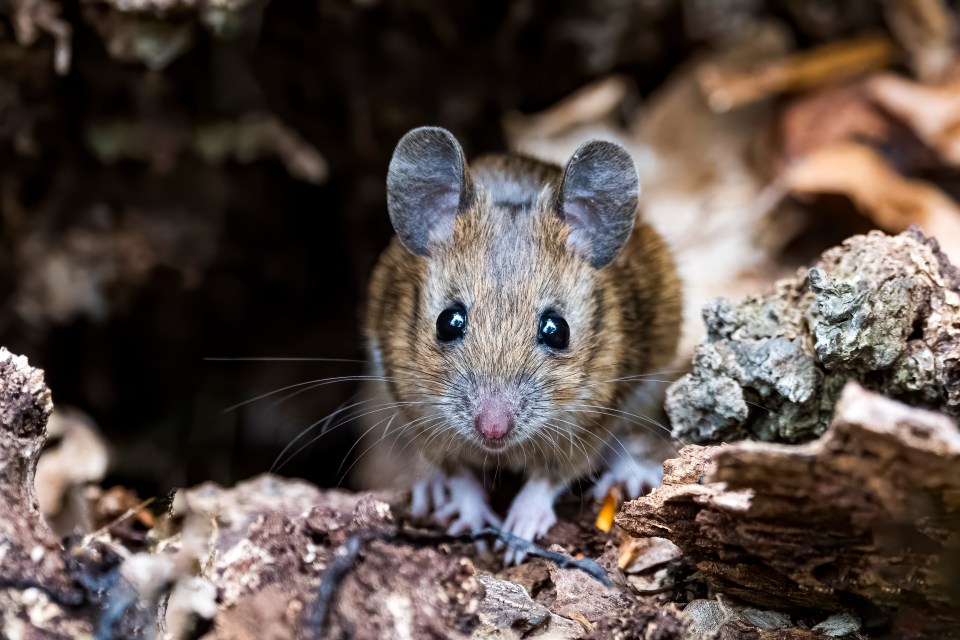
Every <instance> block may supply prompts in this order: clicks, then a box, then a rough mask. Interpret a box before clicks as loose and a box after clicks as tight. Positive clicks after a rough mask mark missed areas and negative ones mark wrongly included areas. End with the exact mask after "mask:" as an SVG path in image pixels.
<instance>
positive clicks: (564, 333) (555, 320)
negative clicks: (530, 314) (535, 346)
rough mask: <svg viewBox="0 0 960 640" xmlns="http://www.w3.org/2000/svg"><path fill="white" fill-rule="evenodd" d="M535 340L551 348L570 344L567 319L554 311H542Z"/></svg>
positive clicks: (560, 347)
mask: <svg viewBox="0 0 960 640" xmlns="http://www.w3.org/2000/svg"><path fill="white" fill-rule="evenodd" d="M537 342H539V343H540V344H545V345H547V346H548V347H550V348H551V349H566V348H567V347H568V346H570V327H569V326H568V325H567V321H566V320H564V319H563V318H562V317H560V315H559V314H557V313H556V312H554V311H547V312H546V313H544V314H543V315H542V316H540V328H539V329H538V330H537Z"/></svg>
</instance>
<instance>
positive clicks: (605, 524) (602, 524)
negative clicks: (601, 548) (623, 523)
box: [596, 488, 620, 533]
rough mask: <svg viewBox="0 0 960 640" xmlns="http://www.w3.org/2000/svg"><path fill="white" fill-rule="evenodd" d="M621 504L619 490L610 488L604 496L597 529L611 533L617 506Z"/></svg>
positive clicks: (598, 515)
mask: <svg viewBox="0 0 960 640" xmlns="http://www.w3.org/2000/svg"><path fill="white" fill-rule="evenodd" d="M619 506H620V496H619V491H617V490H616V488H612V489H610V491H607V495H606V496H604V498H603V507H602V508H601V509H600V513H599V514H597V521H596V525H597V529H600V531H603V532H604V533H610V529H611V528H613V517H614V516H615V515H617V508H619Z"/></svg>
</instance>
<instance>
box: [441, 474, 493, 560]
mask: <svg viewBox="0 0 960 640" xmlns="http://www.w3.org/2000/svg"><path fill="white" fill-rule="evenodd" d="M446 492H447V495H445V496H444V502H443V503H442V504H440V505H439V506H437V505H436V502H437V501H435V508H434V510H433V513H432V515H431V518H432V519H433V521H434V522H435V523H436V524H439V525H447V533H448V534H450V535H460V534H463V533H469V532H472V531H477V530H479V529H483V528H486V527H490V526H493V527H497V528H500V526H501V524H502V523H501V520H500V517H499V516H498V515H497V514H496V513H494V511H493V509H491V508H490V505H488V504H487V493H486V490H485V489H484V488H483V485H481V484H480V483H479V482H478V481H477V479H476V478H474V477H473V475H472V474H469V473H462V474H459V475H456V476H453V477H450V478H448V479H446ZM451 520H452V522H451ZM448 523H449V524H448ZM481 546H482V545H481ZM478 548H480V546H478Z"/></svg>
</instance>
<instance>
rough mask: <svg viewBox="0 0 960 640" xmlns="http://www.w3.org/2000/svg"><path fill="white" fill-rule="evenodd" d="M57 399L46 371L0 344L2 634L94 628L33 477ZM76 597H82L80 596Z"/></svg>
mask: <svg viewBox="0 0 960 640" xmlns="http://www.w3.org/2000/svg"><path fill="white" fill-rule="evenodd" d="M52 411H53V402H52V400H51V398H50V390H49V389H48V388H47V386H46V384H45V383H44V380H43V372H42V371H40V370H39V369H35V368H33V367H31V366H30V365H29V363H28V362H27V359H26V358H25V357H23V356H17V355H14V354H12V353H10V352H9V351H8V350H7V349H6V348H3V347H0V510H2V512H3V514H4V515H3V517H2V518H0V549H2V552H0V555H2V559H3V561H2V562H0V611H3V612H4V614H5V615H3V616H0V637H4V638H16V637H22V638H41V637H51V636H53V637H57V634H66V635H69V637H77V636H81V635H83V634H87V633H90V632H91V630H92V620H91V618H90V614H91V612H90V611H87V610H80V609H72V608H70V607H69V606H61V604H58V603H56V602H54V601H53V600H60V599H64V600H73V598H74V597H75V596H76V595H77V594H75V593H74V592H73V585H72V584H71V579H70V575H69V573H68V571H67V566H66V563H65V561H64V556H63V548H62V547H61V546H60V541H59V540H58V539H57V537H56V536H55V535H54V534H53V532H52V531H50V529H49V528H48V527H47V525H46V523H45V522H44V521H43V515H42V514H41V513H40V503H39V500H38V499H37V494H36V491H35V490H34V485H33V478H34V474H35V473H36V468H37V460H38V459H39V458H40V451H41V450H42V449H43V445H44V442H45V441H46V437H47V432H46V425H47V419H48V418H49V417H50V413H51V412H52ZM76 604H77V605H79V604H81V601H80V600H79V599H77V602H76Z"/></svg>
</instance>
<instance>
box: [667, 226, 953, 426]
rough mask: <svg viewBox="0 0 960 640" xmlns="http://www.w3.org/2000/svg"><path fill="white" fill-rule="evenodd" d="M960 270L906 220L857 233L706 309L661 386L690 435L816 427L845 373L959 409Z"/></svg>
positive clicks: (908, 397) (889, 391) (921, 401)
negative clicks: (812, 261)
mask: <svg viewBox="0 0 960 640" xmlns="http://www.w3.org/2000/svg"><path fill="white" fill-rule="evenodd" d="M958 290H960V275H958V271H957V269H956V268H955V267H954V266H953V265H951V264H950V263H949V262H948V261H947V259H946V257H945V256H944V255H943V253H942V252H941V251H940V249H939V247H938V245H937V243H936V241H935V240H932V239H929V238H926V237H925V236H924V235H923V234H922V233H921V232H920V231H919V230H918V229H916V228H911V229H909V230H907V231H905V232H903V233H901V234H899V235H897V236H887V235H884V234H883V233H880V232H872V233H869V234H867V235H861V236H854V237H852V238H850V239H848V240H847V241H845V242H844V243H843V244H842V245H840V246H839V247H835V248H833V249H830V250H829V251H827V252H825V253H824V254H823V255H822V256H821V258H820V260H819V261H818V262H817V264H816V265H815V266H814V267H812V268H810V269H803V270H801V271H800V272H798V274H797V275H796V276H795V277H793V278H789V279H785V280H781V281H779V282H778V283H777V284H776V285H775V286H774V288H773V291H772V292H770V293H768V294H767V295H761V296H752V297H749V298H747V299H745V300H743V301H742V302H740V303H738V304H734V303H731V302H729V301H726V300H723V299H717V300H714V301H712V302H710V303H709V304H707V305H706V306H705V308H704V310H703V318H704V322H705V324H706V329H707V335H706V339H705V340H704V342H703V343H702V344H700V345H699V346H698V347H697V348H696V350H695V354H694V359H693V369H692V371H691V372H690V373H689V374H687V375H686V376H684V377H683V378H681V379H680V380H678V381H677V383H675V384H674V385H673V386H672V387H671V388H670V389H669V390H668V392H667V402H666V408H667V413H668V414H669V416H670V421H671V423H672V425H673V431H674V435H675V436H677V437H679V438H682V439H684V440H688V441H693V442H701V443H704V442H718V441H725V440H734V439H739V438H745V437H753V438H757V439H760V440H773V441H783V442H798V441H804V440H809V439H811V438H813V437H816V436H819V435H820V434H822V433H823V431H824V429H825V428H826V426H827V424H828V422H829V420H830V417H831V415H832V413H833V407H834V405H835V404H836V401H837V398H838V397H839V392H840V390H841V389H842V388H843V385H844V384H845V383H846V382H847V381H848V380H851V379H852V380H857V381H858V382H860V383H861V384H862V385H864V386H865V387H867V388H868V389H871V390H874V391H878V392H880V393H883V394H884V395H887V396H890V397H893V398H897V399H899V400H902V401H904V402H906V403H908V404H911V405H917V406H925V407H929V408H934V409H939V410H941V411H944V412H946V413H948V414H949V415H952V416H954V417H956V416H958V415H960V365H958V363H960V294H958Z"/></svg>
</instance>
